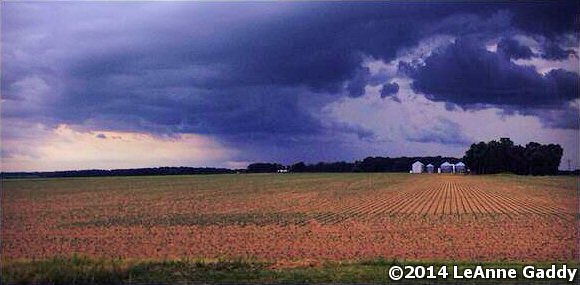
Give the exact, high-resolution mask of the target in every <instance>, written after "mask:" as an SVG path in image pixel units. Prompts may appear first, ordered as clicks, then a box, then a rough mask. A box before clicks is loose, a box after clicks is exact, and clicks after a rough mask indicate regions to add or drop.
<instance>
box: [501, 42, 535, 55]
mask: <svg viewBox="0 0 580 285" xmlns="http://www.w3.org/2000/svg"><path fill="white" fill-rule="evenodd" d="M497 51H498V53H501V54H502V55H505V56H506V57H508V58H513V59H520V58H523V59H530V58H531V57H532V56H533V55H534V53H533V52H532V50H531V49H530V47H527V46H524V45H521V44H520V43H519V42H518V41H516V40H514V39H511V38H507V39H502V40H501V41H500V42H499V43H498V44H497Z"/></svg>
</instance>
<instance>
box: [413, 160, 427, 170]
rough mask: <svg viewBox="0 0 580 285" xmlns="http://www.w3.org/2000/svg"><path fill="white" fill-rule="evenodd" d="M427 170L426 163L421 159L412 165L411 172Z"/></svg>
mask: <svg viewBox="0 0 580 285" xmlns="http://www.w3.org/2000/svg"><path fill="white" fill-rule="evenodd" d="M424 170H425V164H423V163H422V162H420V161H415V162H414V163H413V165H411V173H422V172H423V171H424Z"/></svg>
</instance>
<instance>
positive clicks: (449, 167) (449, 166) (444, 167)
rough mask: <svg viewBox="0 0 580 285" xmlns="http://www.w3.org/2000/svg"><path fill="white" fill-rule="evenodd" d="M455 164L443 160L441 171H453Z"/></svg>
mask: <svg viewBox="0 0 580 285" xmlns="http://www.w3.org/2000/svg"><path fill="white" fill-rule="evenodd" d="M453 168H454V165H453V164H451V163H449V162H447V161H446V162H443V163H442V164H441V173H453Z"/></svg>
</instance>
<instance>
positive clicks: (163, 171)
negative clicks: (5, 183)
mask: <svg viewBox="0 0 580 285" xmlns="http://www.w3.org/2000/svg"><path fill="white" fill-rule="evenodd" d="M235 172H236V171H235V170H231V169H227V168H212V167H154V168H132V169H113V170H104V169H89V170H67V171H50V172H3V173H0V176H1V177H2V178H52V177H100V176H149V175H192V174H227V173H235Z"/></svg>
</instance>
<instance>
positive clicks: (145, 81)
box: [1, 1, 580, 171]
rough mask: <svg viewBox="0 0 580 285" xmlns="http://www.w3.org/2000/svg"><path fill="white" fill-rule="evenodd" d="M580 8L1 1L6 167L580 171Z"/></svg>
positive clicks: (560, 5) (572, 3)
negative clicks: (531, 151)
mask: <svg viewBox="0 0 580 285" xmlns="http://www.w3.org/2000/svg"><path fill="white" fill-rule="evenodd" d="M578 3H580V2H576V1H568V2H553V1H550V2H549V3H548V2H546V3H541V2H538V1H535V2H534V3H512V4H506V3H503V4H502V3H489V4H466V3H463V4H462V3H457V2H453V1H452V2H445V3H442V4H436V3H432V2H427V3H415V4H407V3H405V4H399V3H393V2H390V3H388V2H384V3H379V2H359V3H354V2H353V3H346V2H273V3H266V2H253V3H240V2H236V3H226V2H220V3H207V2H150V1H149V2H142V3H140V2H124V3H123V2H103V1H98V2H76V3H73V2H16V1H14V2H2V55H1V56H2V58H1V59H2V85H1V96H2V97H1V99H2V105H1V108H2V109H1V112H2V113H1V119H2V121H1V127H2V129H1V134H2V145H1V150H2V154H1V157H2V170H3V171H15V170H64V169H87V168H104V169H110V168H127V167H152V166H218V167H231V168H235V167H245V166H246V165H247V164H248V163H250V162H256V161H270V162H282V163H294V162H298V161H306V162H317V161H336V160H346V161H351V160H355V159H362V158H364V157H367V156H391V157H394V156H403V155H407V156H427V155H430V156H436V155H443V156H456V157H461V156H463V154H464V153H465V151H466V150H467V149H468V148H469V145H470V144H471V143H474V142H479V141H488V140H491V139H499V138H500V137H511V138H512V140H514V141H515V142H516V143H518V144H526V143H527V142H529V141H537V142H540V143H558V144H560V145H562V147H563V148H564V157H563V159H562V165H561V168H563V169H567V160H568V159H570V160H571V163H572V167H577V166H578V156H579V145H578V144H579V118H580V117H579V108H580V107H579V106H580V99H579V97H578V96H579V94H578V80H579V74H578V72H579V60H578V55H579V52H580V50H579V30H578V27H580V24H579V23H578V14H579V13H580V6H579V5H580V4H578ZM575 21H576V22H575Z"/></svg>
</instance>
